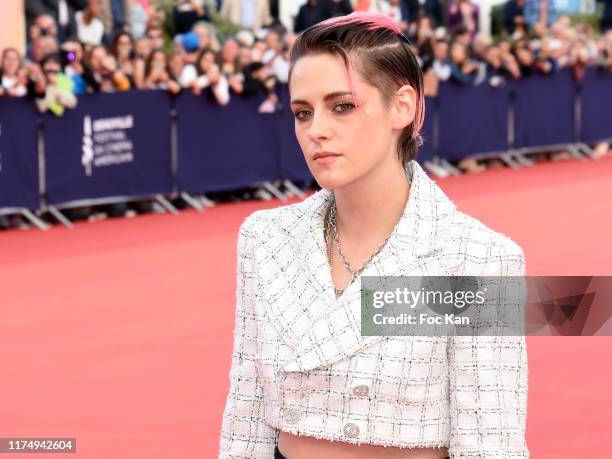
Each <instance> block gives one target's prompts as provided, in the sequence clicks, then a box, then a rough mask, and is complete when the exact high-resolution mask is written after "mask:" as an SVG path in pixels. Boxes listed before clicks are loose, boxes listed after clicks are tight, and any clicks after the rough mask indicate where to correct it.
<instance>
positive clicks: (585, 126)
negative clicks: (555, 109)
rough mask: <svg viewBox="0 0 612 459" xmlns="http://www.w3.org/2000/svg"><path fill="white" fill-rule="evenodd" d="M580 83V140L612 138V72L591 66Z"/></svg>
mask: <svg viewBox="0 0 612 459" xmlns="http://www.w3.org/2000/svg"><path fill="white" fill-rule="evenodd" d="M580 83H581V91H580V97H581V100H582V110H581V112H582V118H581V120H582V122H581V123H580V133H581V135H580V140H582V141H583V142H595V141H598V140H604V139H610V138H612V74H611V73H609V72H605V71H603V70H599V69H594V68H590V69H588V70H587V71H586V74H585V75H584V78H583V79H582V81H581V82H580Z"/></svg>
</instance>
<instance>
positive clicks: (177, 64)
mask: <svg viewBox="0 0 612 459" xmlns="http://www.w3.org/2000/svg"><path fill="white" fill-rule="evenodd" d="M168 68H169V69H170V73H172V75H174V76H175V77H176V78H178V77H179V75H180V74H181V72H182V70H183V56H181V55H180V54H178V53H177V54H172V55H171V56H170V58H169V59H168Z"/></svg>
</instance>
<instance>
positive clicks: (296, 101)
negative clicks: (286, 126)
mask: <svg viewBox="0 0 612 459" xmlns="http://www.w3.org/2000/svg"><path fill="white" fill-rule="evenodd" d="M348 94H352V92H350V91H335V92H330V93H329V94H327V95H325V97H323V100H324V101H325V102H327V101H328V100H330V99H335V98H336V97H340V96H346V95H348ZM298 104H308V102H306V101H305V100H302V99H294V100H292V101H291V104H290V105H298Z"/></svg>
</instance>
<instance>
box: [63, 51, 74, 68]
mask: <svg viewBox="0 0 612 459" xmlns="http://www.w3.org/2000/svg"><path fill="white" fill-rule="evenodd" d="M60 58H61V62H62V67H65V66H67V65H68V64H71V63H72V62H74V61H75V59H76V54H74V52H73V51H68V50H66V49H62V50H60Z"/></svg>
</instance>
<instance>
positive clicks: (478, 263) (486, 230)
mask: <svg viewBox="0 0 612 459" xmlns="http://www.w3.org/2000/svg"><path fill="white" fill-rule="evenodd" d="M443 233H444V237H443V240H444V245H445V246H446V247H447V248H449V250H452V251H453V252H454V253H456V254H457V255H458V258H460V260H461V266H462V268H463V269H464V270H465V273H464V274H465V275H492V276H494V275H522V273H523V272H524V269H525V254H524V251H523V248H522V247H521V246H520V245H519V244H518V243H517V242H516V241H515V240H513V239H512V238H511V237H510V236H508V235H506V234H504V233H502V232H501V231H498V230H495V229H493V228H491V227H490V226H488V225H486V224H485V223H483V222H482V221H480V220H478V219H477V218H474V217H472V216H471V215H468V214H466V213H464V212H461V211H459V210H457V211H456V212H454V213H453V215H452V217H451V218H450V219H449V221H448V224H447V225H446V228H445V231H443Z"/></svg>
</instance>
